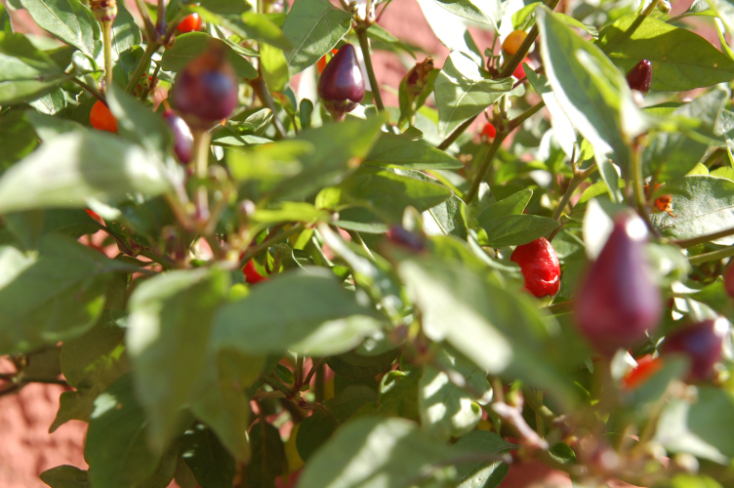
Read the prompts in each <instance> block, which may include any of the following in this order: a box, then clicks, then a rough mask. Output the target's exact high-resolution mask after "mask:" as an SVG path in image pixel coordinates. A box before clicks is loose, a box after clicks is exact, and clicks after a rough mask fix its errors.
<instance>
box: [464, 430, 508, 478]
mask: <svg viewBox="0 0 734 488" xmlns="http://www.w3.org/2000/svg"><path fill="white" fill-rule="evenodd" d="M454 447H455V448H456V449H470V450H472V451H476V452H483V453H486V454H490V455H491V454H501V453H503V452H506V451H508V450H510V449H513V448H516V447H517V446H515V445H513V444H510V443H509V442H507V441H506V440H504V439H503V438H501V437H500V436H498V435H497V434H495V433H494V432H487V431H484V430H475V431H472V432H469V433H468V434H467V435H465V436H463V437H462V438H461V439H459V440H458V441H457V442H456V444H454ZM456 470H457V477H458V479H459V481H460V483H459V484H457V485H456V488H496V487H497V486H499V485H500V483H502V480H503V479H504V478H505V476H506V475H507V472H508V471H509V470H510V467H509V466H508V465H507V464H505V463H503V462H500V461H495V462H482V461H479V462H476V463H465V464H460V465H458V466H457V467H456Z"/></svg>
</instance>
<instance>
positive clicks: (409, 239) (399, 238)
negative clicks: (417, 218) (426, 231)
mask: <svg viewBox="0 0 734 488" xmlns="http://www.w3.org/2000/svg"><path fill="white" fill-rule="evenodd" d="M386 236H387V239H388V240H389V241H390V242H392V243H394V244H398V245H400V246H403V247H407V248H408V249H410V250H411V251H415V252H420V251H423V249H425V245H424V243H423V241H424V240H423V237H421V236H419V235H418V234H414V233H412V232H410V231H409V230H407V229H405V228H404V227H401V226H399V225H391V226H390V228H389V229H388V230H387V234H386Z"/></svg>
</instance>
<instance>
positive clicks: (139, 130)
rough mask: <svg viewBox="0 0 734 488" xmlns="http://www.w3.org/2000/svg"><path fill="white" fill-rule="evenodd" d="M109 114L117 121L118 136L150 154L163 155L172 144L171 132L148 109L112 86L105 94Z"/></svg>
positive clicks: (165, 124)
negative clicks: (138, 145)
mask: <svg viewBox="0 0 734 488" xmlns="http://www.w3.org/2000/svg"><path fill="white" fill-rule="evenodd" d="M106 99H107V104H108V106H109V108H110V112H112V115H114V116H115V118H116V119H117V126H118V127H119V132H120V135H122V136H124V137H126V138H128V139H130V140H132V141H134V142H137V143H138V144H140V145H141V146H143V147H144V148H145V149H147V150H148V151H150V152H151V153H153V152H155V151H158V152H160V153H165V152H166V151H167V149H168V147H169V146H170V145H171V143H172V137H171V130H170V128H169V127H168V124H167V123H166V122H165V121H164V120H163V117H161V116H160V115H159V114H156V113H154V112H153V111H151V110H150V107H148V106H147V105H145V104H144V103H142V102H141V101H139V100H138V99H136V98H135V97H133V96H131V95H128V94H127V93H125V90H123V89H122V88H121V87H119V86H117V85H114V84H113V85H112V86H110V88H109V89H108V90H107V93H106Z"/></svg>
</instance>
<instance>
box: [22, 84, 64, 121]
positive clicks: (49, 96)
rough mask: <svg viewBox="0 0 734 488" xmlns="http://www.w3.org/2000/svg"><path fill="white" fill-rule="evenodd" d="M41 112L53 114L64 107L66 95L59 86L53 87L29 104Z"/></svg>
mask: <svg viewBox="0 0 734 488" xmlns="http://www.w3.org/2000/svg"><path fill="white" fill-rule="evenodd" d="M29 105H30V106H31V107H33V108H35V109H36V110H38V111H39V112H41V113H44V114H49V115H54V114H56V113H58V112H61V111H62V110H64V109H65V108H66V95H65V94H64V90H62V89H61V88H58V87H56V88H54V89H53V90H51V91H50V92H49V93H46V94H45V95H44V96H42V97H41V98H38V99H36V100H33V101H32V102H30V104H29Z"/></svg>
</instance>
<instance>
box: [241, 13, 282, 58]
mask: <svg viewBox="0 0 734 488" xmlns="http://www.w3.org/2000/svg"><path fill="white" fill-rule="evenodd" d="M242 22H243V29H242V30H243V33H244V34H246V36H245V37H246V38H248V39H254V40H256V41H260V42H263V43H265V44H267V45H269V46H271V47H274V48H276V49H280V50H283V49H291V48H293V45H292V44H291V42H290V40H288V37H287V36H286V35H285V33H284V32H283V31H282V30H281V28H280V27H278V25H277V24H275V22H273V21H272V20H270V17H268V16H267V15H265V14H258V13H255V12H245V13H244V14H242Z"/></svg>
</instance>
